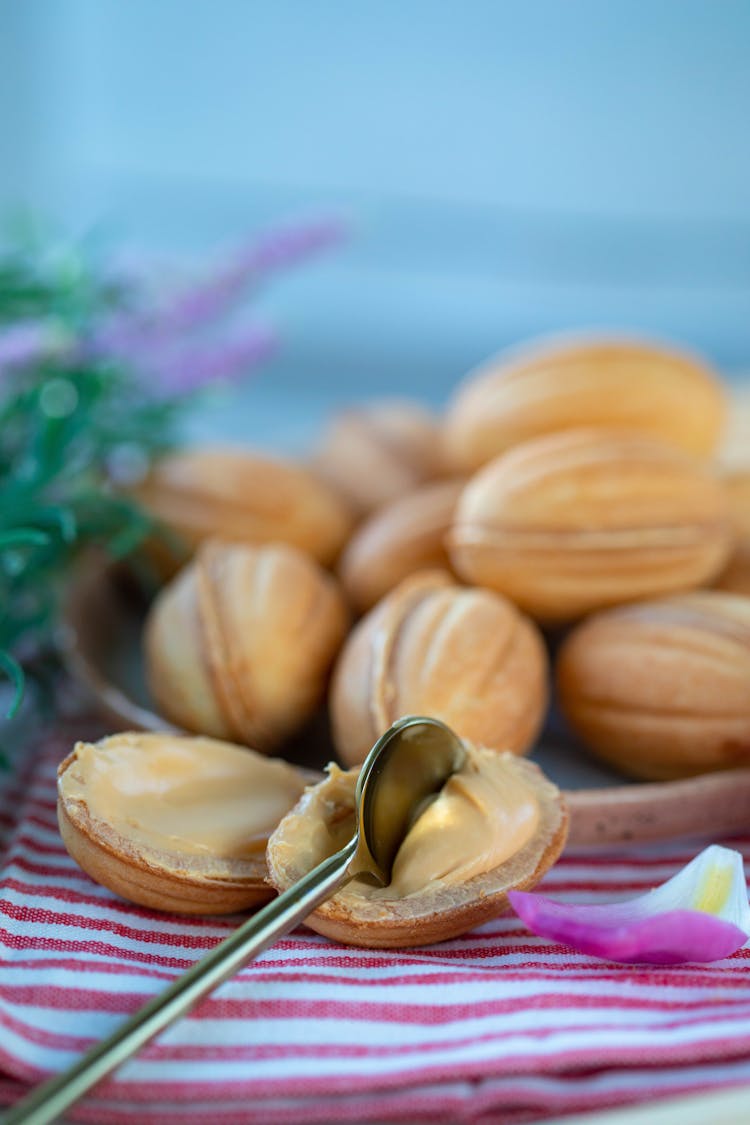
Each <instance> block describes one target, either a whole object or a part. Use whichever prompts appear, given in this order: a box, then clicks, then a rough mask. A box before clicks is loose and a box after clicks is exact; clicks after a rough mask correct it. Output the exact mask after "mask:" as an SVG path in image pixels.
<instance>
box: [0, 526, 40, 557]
mask: <svg viewBox="0 0 750 1125" xmlns="http://www.w3.org/2000/svg"><path fill="white" fill-rule="evenodd" d="M51 542H52V538H51V536H50V535H48V534H47V532H46V531H39V529H38V528H36V527H17V528H14V529H13V530H11V531H0V551H4V550H7V549H8V548H9V547H46V546H48V544H49V543H51Z"/></svg>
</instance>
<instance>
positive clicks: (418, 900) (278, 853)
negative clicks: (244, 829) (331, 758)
mask: <svg viewBox="0 0 750 1125" xmlns="http://www.w3.org/2000/svg"><path fill="white" fill-rule="evenodd" d="M466 745H467V753H468V754H469V755H471V756H473V757H474V758H475V760H481V757H482V756H483V755H489V756H491V758H492V759H493V760H494V761H496V760H497V751H496V750H484V749H477V748H476V747H473V746H471V745H470V744H466ZM502 759H503V761H504V763H505V765H506V767H507V769H508V770H509V771H512V773H513V775H514V776H516V777H519V778H520V779H521V780H523V781H524V782H525V783H526V784H528V785H529V786H530V787H531V789H532V790H533V792H534V794H535V796H536V799H537V800H538V802H539V811H540V817H539V824H538V827H537V829H536V831H535V832H534V835H533V836H532V838H531V839H530V840H529V841H528V842H527V843H526V844H524V846H523V847H522V848H521V849H520V850H519V851H518V852H516V853H515V854H514V855H512V856H511V857H510V858H509V859H507V860H506V861H505V862H503V863H501V864H500V865H499V866H497V867H495V868H493V869H492V870H491V871H487V872H485V873H483V874H481V875H477V876H475V877H474V878H472V879H469V880H467V881H466V882H465V883H462V884H460V885H459V886H448V885H445V884H442V885H435V884H432V885H431V886H428V887H426V888H425V889H424V891H422V892H420V893H419V894H412V895H409V896H407V897H406V898H401V899H395V898H394V899H386V898H368V897H365V896H363V895H361V894H360V895H358V894H356V892H352V889H351V884H350V885H349V886H348V887H344V888H343V889H342V890H341V891H339V892H338V893H337V894H335V895H334V896H333V898H330V899H328V901H327V902H324V903H323V904H322V905H321V906H319V907H318V908H317V909H316V910H315V911H313V913H312V914H311V915H310V916H309V917H308V918H307V919H306V922H305V924H306V925H307V926H309V927H310V929H312V930H315V931H316V932H317V933H320V934H324V935H325V936H326V937H330V938H334V939H335V940H336V941H340V942H343V943H344V944H346V945H359V946H365V947H370V948H373V949H388V948H398V947H406V946H416V945H430V944H433V943H435V942H439V941H447V940H448V939H450V938H454V937H458V936H459V935H461V934H464V933H467V932H468V931H469V930H472V929H474V928H475V927H476V926H479V925H481V924H482V923H483V922H487V921H489V920H490V919H491V918H496V917H498V916H500V915H502V914H505V913H507V911H508V910H509V904H508V891H510V890H528V889H529V888H531V887H533V886H534V885H535V884H536V883H538V882H539V880H540V879H541V878H542V876H543V875H544V873H545V872H546V871H547V870H548V869H549V868H550V867H551V866H552V864H553V863H554V862H555V860H556V859H557V858H558V856H559V855H560V853H561V852H562V849H563V846H564V843H565V838H566V835H567V827H568V814H567V810H566V808H565V803H564V801H563V798H562V794H561V793H560V790H559V789H558V788H557V786H556V785H553V784H552V782H551V781H549V780H548V779H547V778H546V777H545V776H544V774H543V773H542V771H541V770H540V769H539V767H538V766H536V765H535V764H534V763H533V762H529V761H526V760H525V759H522V758H519V757H517V756H516V755H515V754H511V753H507V752H506V753H504V754H503V755H502ZM358 774H359V769H351V770H348V771H346V772H342V771H341V770H340V769H339V768H338V767H337V766H329V773H328V776H327V777H326V778H325V780H323V781H321V782H320V783H319V784H318V785H315V786H312V787H310V788H308V789H307V790H306V791H305V792H304V793H303V794H302V796H301V797H300V799H299V801H298V802H297V804H296V805H295V807H294V808H293V809H292V810H291V811H290V812H288V813H287V814H286V816H285V817H284V818H283V819H282V821H281V823H280V824H279V826H278V828H277V829H276V830H275V831H274V832H273V833H272V834H271V837H270V839H269V841H268V849H267V851H266V862H267V864H268V872H269V877H270V879H271V881H272V883H273V884H274V886H275V887H276V888H277V889H278V890H279V891H284V890H286V889H287V888H288V887H290V886H292V884H294V883H295V882H297V881H298V880H299V879H301V878H302V876H303V875H305V874H307V872H308V871H309V870H311V868H312V867H313V866H314V865H315V863H317V862H320V860H321V859H323V858H324V855H323V854H318V853H319V850H320V847H319V845H320V842H321V841H322V840H324V839H325V838H326V837H328V838H329V839H330V836H329V835H328V830H329V829H331V828H333V830H334V832H335V831H336V826H337V825H340V826H341V827H346V826H348V820H347V818H351V821H352V828H353V810H354V789H355V785H356V781H357V776H358ZM316 836H317V837H318V841H317V843H318V849H316V846H315V842H314V840H315V837H316ZM342 843H343V840H342Z"/></svg>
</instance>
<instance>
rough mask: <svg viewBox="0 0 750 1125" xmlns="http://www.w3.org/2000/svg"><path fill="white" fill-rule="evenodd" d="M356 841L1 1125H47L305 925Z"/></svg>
mask: <svg viewBox="0 0 750 1125" xmlns="http://www.w3.org/2000/svg"><path fill="white" fill-rule="evenodd" d="M357 844H358V838H357V837H356V836H355V838H354V839H353V840H351V841H350V842H349V843H348V844H347V845H346V846H345V847H344V848H342V849H341V851H340V852H337V853H336V854H335V855H333V856H330V857H329V858H328V859H326V860H324V861H323V862H322V863H321V864H319V865H318V866H317V867H315V868H314V869H313V870H312V871H310V872H309V873H308V874H307V875H305V876H304V878H302V879H300V881H299V882H298V883H295V884H294V886H293V887H290V888H289V890H287V891H285V892H284V894H282V895H279V897H278V898H276V899H273V901H272V902H270V903H269V904H268V906H265V907H264V908H263V910H261V911H259V913H258V914H256V915H254V917H252V918H248V920H247V921H246V922H244V923H243V924H242V925H241V926H240V927H239V929H237V930H235V932H234V933H233V934H231V935H230V936H229V937H228V938H225V939H224V941H222V942H220V944H219V945H217V946H216V947H215V948H214V949H212V950H211V952H210V953H207V954H206V956H205V957H202V958H201V960H200V961H198V962H197V963H196V964H195V965H193V967H192V968H191V969H188V971H187V972H186V973H184V974H183V975H182V976H181V977H178V978H177V980H176V981H175V982H174V983H173V984H171V985H170V986H169V987H168V988H166V989H165V990H164V992H162V993H160V994H159V995H158V996H155V997H154V998H153V1000H150V1001H149V1002H148V1004H145V1005H144V1006H143V1007H142V1008H141V1009H140V1011H138V1012H136V1013H135V1015H133V1016H131V1017H130V1019H129V1020H127V1021H126V1022H125V1023H124V1024H123V1026H122V1027H120V1028H118V1030H117V1031H115V1032H114V1034H113V1035H110V1036H109V1038H107V1039H104V1040H103V1041H102V1042H101V1043H98V1044H96V1045H95V1046H94V1047H92V1048H91V1049H90V1050H89V1051H87V1052H86V1054H85V1055H83V1057H82V1058H80V1059H79V1060H78V1062H77V1063H74V1065H73V1066H72V1067H71V1068H70V1069H69V1070H67V1071H64V1072H63V1073H62V1074H59V1075H57V1076H56V1077H55V1078H52V1079H50V1080H49V1081H48V1082H45V1083H44V1084H43V1085H41V1086H39V1087H37V1089H36V1090H34V1091H32V1093H31V1094H29V1095H28V1096H27V1097H26V1098H24V1099H23V1100H22V1101H20V1102H18V1103H17V1104H16V1105H15V1106H14V1107H13V1109H11V1110H10V1112H9V1113H8V1114H7V1116H5V1117H4V1118H3V1125H22V1123H23V1125H47V1123H48V1122H52V1121H55V1120H56V1119H57V1118H58V1117H59V1116H60V1115H61V1114H62V1113H63V1112H64V1111H65V1110H66V1109H68V1108H69V1106H71V1105H73V1103H74V1102H76V1101H78V1099H79V1098H81V1097H82V1096H83V1095H84V1094H85V1093H86V1092H87V1090H90V1089H91V1087H92V1086H94V1085H95V1084H96V1083H97V1082H99V1081H100V1080H101V1079H102V1078H104V1077H105V1075H107V1074H109V1073H110V1071H112V1070H114V1068H115V1067H117V1066H119V1065H120V1064H121V1063H123V1062H125V1060H126V1059H129V1058H130V1056H131V1055H133V1054H134V1053H135V1052H136V1051H138V1050H139V1049H140V1048H141V1047H143V1046H144V1045H145V1044H146V1043H148V1042H149V1041H150V1040H151V1039H153V1038H154V1036H155V1035H158V1034H159V1032H160V1031H163V1030H164V1028H166V1027H169V1025H170V1024H171V1023H173V1022H174V1021H175V1020H176V1019H179V1018H180V1016H184V1015H185V1014H186V1013H187V1012H189V1011H190V1009H191V1008H192V1007H193V1005H194V1004H196V1003H197V1002H198V1001H199V1000H200V999H202V998H203V997H204V996H206V995H207V994H208V993H209V992H211V991H212V990H213V989H214V988H216V987H217V985H220V984H221V983H222V982H223V981H225V980H227V979H228V978H229V977H231V976H232V975H233V974H234V973H236V972H237V971H238V970H239V969H241V968H242V966H243V965H245V964H246V963H247V962H248V961H250V960H252V958H253V957H257V956H258V954H260V953H262V952H263V950H264V949H266V948H267V947H268V946H269V945H271V943H272V942H273V941H274V940H275V939H276V938H278V937H281V936H282V935H283V934H287V933H289V931H290V930H293V929H294V927H295V926H296V925H297V924H298V923H299V922H302V921H303V920H304V919H305V918H306V917H307V916H308V914H310V913H311V912H312V911H313V910H314V909H315V907H316V906H318V905H319V904H320V903H321V902H323V901H324V900H325V899H327V898H329V897H330V895H332V894H333V893H334V891H335V890H336V889H337V888H338V887H340V886H341V885H342V883H344V882H346V881H347V879H349V878H351V877H352V874H353V873H352V872H351V871H350V867H351V866H352V860H353V859H354V856H355V854H356V851H357Z"/></svg>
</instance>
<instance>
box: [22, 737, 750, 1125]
mask: <svg viewBox="0 0 750 1125" xmlns="http://www.w3.org/2000/svg"><path fill="white" fill-rule="evenodd" d="M63 738H64V736H60V735H58V737H57V739H56V740H48V742H47V743H46V745H45V746H44V747H43V748H42V751H41V753H40V755H39V758H38V762H37V765H36V767H35V769H34V770H33V771H32V773H31V776H30V778H29V779H28V780H27V783H26V785H22V784H20V783H19V782H18V781H16V782H13V783H11V784H10V785H7V786H6V790H5V793H4V797H3V799H2V802H1V803H0V825H1V826H2V829H3V835H4V841H5V843H4V849H3V851H2V853H1V854H2V888H1V889H0V942H1V943H2V965H1V967H0V1102H2V1103H9V1102H11V1101H14V1100H15V1099H16V1098H17V1097H19V1096H20V1095H21V1094H22V1093H23V1092H24V1091H25V1090H26V1089H27V1088H28V1085H29V1084H30V1083H35V1082H37V1081H39V1080H40V1079H41V1078H43V1077H45V1076H47V1075H48V1074H50V1073H51V1072H53V1071H58V1070H61V1069H62V1068H64V1067H67V1066H68V1065H69V1064H70V1063H71V1062H73V1060H74V1059H75V1058H77V1057H78V1055H80V1053H81V1052H82V1051H84V1050H85V1049H86V1048H87V1047H88V1046H89V1045H90V1044H91V1043H92V1042H94V1041H95V1040H98V1039H101V1038H102V1037H103V1036H105V1035H107V1034H108V1033H109V1032H111V1031H113V1030H114V1028H115V1027H117V1025H118V1023H120V1022H121V1021H122V1019H123V1018H124V1017H125V1016H126V1015H127V1014H128V1013H130V1012H133V1011H134V1010H135V1009H136V1008H138V1007H139V1006H140V1005H141V1004H142V1003H143V1002H144V1001H145V1000H146V999H148V998H149V997H150V996H152V995H153V994H154V993H155V992H157V991H158V990H160V989H161V988H163V987H164V986H165V985H166V984H167V982H169V981H170V980H172V979H173V978H174V977H175V976H176V975H177V974H179V973H180V972H181V971H182V970H184V969H186V968H188V967H189V966H190V965H191V964H192V963H193V962H194V961H195V960H196V958H198V957H200V956H201V954H202V953H204V952H205V951H206V950H207V949H209V948H210V947H211V946H212V945H214V943H215V942H216V941H217V940H219V939H220V938H221V937H223V936H225V935H226V934H227V933H228V932H229V931H230V929H231V928H232V925H233V922H232V920H230V919H222V920H209V919H206V920H201V919H194V920H189V919H184V918H179V917H176V916H171V915H163V914H157V913H155V912H152V911H149V910H144V909H140V908H138V907H134V906H130V905H129V904H127V903H125V902H123V901H121V900H120V899H117V898H116V897H115V896H114V895H112V894H110V893H109V892H108V891H106V890H104V889H103V888H101V887H98V886H96V885H95V884H94V883H92V882H91V881H90V880H89V879H88V877H87V876H86V875H84V874H83V872H82V871H80V870H79V869H78V867H77V866H76V865H75V864H74V863H73V861H72V860H71V859H69V857H68V855H67V854H66V852H65V849H64V848H63V846H62V843H61V841H60V837H59V835H58V832H57V826H56V819H55V781H54V778H55V767H56V765H57V762H58V761H59V760H60V759H61V758H62V757H63V756H64V754H65V753H66V752H67V750H68V743H67V742H66V741H63ZM733 843H734V846H737V847H740V848H743V850H744V852H745V855H746V856H748V857H750V838H748V839H747V840H742V841H734V842H733ZM696 850H697V845H695V846H690V845H683V844H680V845H672V846H669V847H663V846H662V847H660V848H651V849H642V850H639V851H629V852H627V853H625V852H623V853H622V854H620V855H610V856H606V857H605V856H600V855H599V856H595V857H591V856H588V857H586V856H566V857H565V858H564V859H563V860H562V861H561V862H560V863H559V864H558V865H557V867H556V868H555V869H554V870H553V871H552V872H551V873H550V874H549V875H548V877H547V878H546V880H545V883H544V885H545V889H546V890H547V892H548V893H550V894H552V895H559V896H560V897H561V898H562V897H570V898H574V899H577V900H586V901H590V902H600V901H606V900H607V899H611V898H614V897H617V896H628V895H631V894H635V893H638V892H641V891H643V890H644V889H646V888H648V887H650V886H652V885H654V884H655V883H659V882H661V881H663V880H664V879H666V878H668V877H669V876H670V875H672V874H673V873H674V871H675V870H676V869H677V867H678V866H680V865H682V864H683V863H685V862H686V861H687V860H688V859H689V858H691V856H692V855H693V854H694V853H695V851H696ZM749 957H750V954H748V952H746V951H742V952H740V953H738V954H736V955H735V956H734V957H732V958H730V959H728V960H727V961H725V962H721V963H718V964H714V965H708V966H704V967H694V966H691V967H687V968H684V967H674V968H657V969H652V968H643V969H631V968H625V967H620V966H616V965H612V964H609V963H606V962H602V961H595V960H593V959H590V958H588V957H583V956H578V955H576V954H573V953H570V952H569V951H567V950H566V949H564V948H562V947H560V946H555V945H552V944H550V943H549V942H546V941H543V940H541V939H539V938H536V937H532V936H530V935H529V934H528V933H527V932H526V931H525V929H524V927H523V925H521V924H520V922H519V921H518V920H517V919H516V918H513V917H510V918H503V919H500V920H498V921H496V922H493V923H491V924H489V925H487V926H484V927H483V928H482V929H480V930H477V931H476V932H474V933H472V934H469V935H467V936H466V937H465V938H462V939H461V940H457V941H451V942H448V943H446V944H444V945H439V946H433V947H428V948H424V949H412V950H408V951H404V952H400V951H393V952H391V951H386V952H379V951H367V950H362V949H352V948H346V947H343V946H339V945H335V944H334V943H333V942H330V941H328V940H326V939H325V938H322V937H318V936H317V935H316V934H312V933H310V932H308V931H306V930H300V931H298V932H297V933H295V934H293V935H292V936H290V937H288V938H286V939H285V940H283V941H280V942H278V943H277V944H276V946H274V947H273V948H272V949H271V950H269V951H268V952H267V953H266V954H265V955H264V956H263V957H261V958H260V959H259V960H258V961H256V962H255V963H254V964H252V965H249V966H248V967H247V968H246V969H245V970H243V971H242V972H241V973H240V974H239V975H238V976H237V977H236V978H235V979H234V980H232V981H231V982H228V983H227V984H225V985H224V986H223V987H222V988H221V989H220V990H219V991H218V992H216V993H215V994H214V995H213V996H212V997H210V998H208V999H207V1000H205V1001H204V1002H203V1003H202V1004H201V1005H200V1007H199V1008H198V1009H196V1011H195V1012H194V1014H193V1015H191V1016H190V1017H189V1018H187V1019H184V1020H183V1021H182V1022H180V1023H178V1024H177V1025H175V1026H174V1027H173V1028H171V1029H170V1030H169V1031H168V1032H166V1033H165V1034H164V1035H163V1036H162V1037H161V1038H160V1039H159V1040H158V1041H157V1042H156V1043H154V1044H152V1045H151V1046H150V1047H149V1048H147V1049H146V1050H144V1051H143V1052H142V1053H141V1054H140V1055H139V1056H138V1057H137V1058H136V1059H134V1060H131V1062H129V1063H128V1064H127V1065H126V1066H124V1067H123V1068H122V1069H121V1070H120V1071H119V1073H117V1075H116V1076H115V1077H113V1078H112V1079H110V1080H108V1081H107V1082H106V1083H102V1085H101V1086H100V1087H99V1088H98V1089H97V1090H96V1091H95V1092H93V1093H92V1094H91V1095H90V1096H89V1098H88V1099H87V1100H86V1101H84V1102H82V1103H81V1104H80V1105H79V1106H78V1107H77V1108H76V1109H75V1110H73V1111H71V1113H70V1118H71V1119H74V1120H81V1121H92V1122H96V1123H97V1125H107V1123H112V1125H115V1123H116V1125H120V1123H122V1125H135V1123H136V1122H137V1123H139V1125H148V1123H150V1122H154V1123H156V1122H158V1123H159V1125H171V1123H173V1122H174V1123H175V1125H198V1123H204V1122H205V1123H209V1122H210V1123H211V1125H235V1123H238V1125H239V1123H240V1122H241V1123H242V1125H245V1123H251V1122H263V1123H264V1125H282V1123H284V1125H287V1123H292V1122H294V1123H307V1122H311V1123H312V1122H337V1121H346V1122H368V1121H379V1122H387V1121H420V1120H427V1121H435V1122H440V1121H472V1122H473V1121H481V1122H484V1123H490V1122H498V1123H499V1122H514V1123H515V1122H522V1121H537V1120H540V1119H543V1118H545V1117H547V1116H551V1115H556V1114H563V1113H572V1112H575V1113H580V1112H582V1111H584V1110H586V1109H594V1108H600V1107H605V1106H613V1105H619V1104H623V1103H628V1102H636V1101H642V1100H650V1099H653V1098H655V1097H662V1096H667V1095H675V1094H678V1093H683V1092H687V1091H697V1090H706V1089H711V1088H719V1087H723V1086H728V1085H732V1084H736V1083H740V1082H745V1081H750V973H749V972H748V959H749Z"/></svg>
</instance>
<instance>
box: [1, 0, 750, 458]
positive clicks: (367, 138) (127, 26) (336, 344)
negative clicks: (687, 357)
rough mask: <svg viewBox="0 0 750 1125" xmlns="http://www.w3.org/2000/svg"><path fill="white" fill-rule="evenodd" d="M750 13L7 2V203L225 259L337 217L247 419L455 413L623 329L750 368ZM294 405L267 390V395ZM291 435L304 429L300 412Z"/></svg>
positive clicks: (506, 5) (293, 283)
mask: <svg viewBox="0 0 750 1125" xmlns="http://www.w3.org/2000/svg"><path fill="white" fill-rule="evenodd" d="M749 60H750V3H748V2H747V0H528V2H526V3H520V2H517V3H510V2H507V0H496V2H494V3H493V2H490V0H463V2H450V3H448V2H444V0H401V2H397V0H378V2H375V0H361V2H353V0H349V2H343V0H308V2H305V0H268V2H266V3H259V2H256V0H244V2H243V0H57V2H56V3H52V2H47V0H0V172H1V175H0V204H4V205H7V204H9V203H11V202H14V201H15V202H18V201H31V202H33V203H35V204H37V205H40V206H42V207H43V208H44V209H45V210H47V211H48V212H50V213H52V214H55V215H57V216H58V217H60V218H62V219H63V220H64V221H65V222H67V223H70V224H71V225H73V226H76V227H81V228H82V227H86V226H90V225H91V224H92V223H93V222H94V221H95V220H97V221H98V220H104V221H105V223H106V224H107V225H108V226H109V227H110V228H111V229H112V230H113V231H114V232H115V234H116V236H117V237H118V238H121V239H122V240H123V241H126V242H128V243H131V244H134V245H136V246H141V247H144V248H147V249H149V250H165V251H180V252H185V251H190V252H197V251H201V252H202V251H206V250H208V249H213V248H217V247H218V246H220V245H222V244H224V243H226V242H227V241H228V240H231V239H233V238H235V237H237V236H239V235H241V234H242V233H244V232H246V231H248V230H251V229H253V228H254V227H257V226H260V225H262V224H264V223H266V222H268V221H270V220H273V219H275V218H281V217H285V216H293V215H295V214H298V213H300V212H306V213H309V212H311V211H315V210H316V209H320V210H330V209H333V208H338V207H341V208H343V209H345V210H346V212H347V213H348V214H349V215H350V216H351V217H352V221H353V224H354V236H353V238H352V240H351V243H350V245H349V246H348V247H347V248H346V250H345V251H343V252H342V253H340V254H337V255H336V257H335V258H331V259H329V260H327V261H325V262H321V263H320V264H317V265H315V266H311V267H310V268H309V269H307V270H306V271H305V272H304V273H302V274H300V275H298V276H296V277H295V278H293V279H290V280H289V281H284V282H283V283H280V284H279V285H278V286H277V287H276V289H275V290H274V291H273V292H272V293H271V294H270V295H269V296H268V297H267V298H266V299H265V302H264V304H265V307H266V309H267V311H268V312H269V313H272V314H273V315H274V316H275V318H276V319H277V321H279V322H280V323H281V324H282V326H283V328H284V334H285V340H286V347H285V352H284V354H283V356H282V357H281V358H280V360H278V361H277V362H276V363H275V365H274V367H273V368H272V369H270V370H269V371H268V372H267V373H266V374H264V375H262V376H260V377H259V380H258V382H257V383H256V384H255V386H254V388H253V389H249V390H248V391H247V393H246V395H245V396H244V402H245V409H243V411H241V412H235V411H232V412H230V413H228V414H227V416H226V417H227V425H231V426H233V427H234V429H235V430H236V432H237V433H238V434H242V435H243V436H249V437H250V438H253V437H256V436H261V437H262V436H263V431H264V429H265V426H266V424H267V415H268V412H269V411H273V412H275V413H276V415H278V410H279V406H278V404H279V401H280V400H279V396H282V399H281V401H283V402H286V403H288V405H289V422H288V425H287V426H286V430H288V434H287V433H285V434H284V435H283V436H284V438H285V439H286V438H287V437H288V440H289V441H290V442H292V443H294V442H295V441H297V440H298V439H299V438H301V437H302V436H304V434H305V433H306V432H307V430H309V429H310V428H311V427H312V425H313V423H314V422H315V421H316V419H317V417H318V416H319V414H320V412H321V411H322V409H323V408H324V406H325V405H326V404H327V403H328V402H330V401H331V400H332V399H334V398H336V397H340V396H341V395H342V394H343V395H346V396H348V397H360V396H363V395H365V394H368V393H373V392H375V391H379V392H392V391H396V390H401V391H405V392H411V393H416V394H423V395H426V396H428V397H430V398H432V399H434V400H436V401H437V400H440V399H441V398H443V397H444V396H445V394H446V392H447V390H448V388H449V387H450V385H451V384H452V382H453V381H454V380H455V379H456V378H457V377H458V376H460V375H461V374H462V373H463V372H464V371H466V370H467V369H468V368H469V367H471V366H472V365H473V364H474V363H475V362H477V361H478V360H480V359H482V358H483V357H484V356H485V355H486V354H487V353H489V352H491V351H494V350H495V349H496V348H498V347H500V346H502V345H504V344H506V343H509V342H511V341H515V340H517V339H518V338H520V337H523V336H526V335H529V334H532V333H535V332H540V331H549V330H554V329H559V328H571V327H576V326H583V327H590V326H595V325H604V326H611V327H623V328H629V329H640V330H642V331H645V332H649V333H655V334H658V335H666V336H673V337H676V338H678V339H681V340H682V341H684V342H686V343H688V344H691V345H693V346H695V347H698V348H700V349H702V350H704V351H706V352H707V353H708V354H709V355H710V356H711V357H712V358H713V359H714V360H715V361H716V362H718V363H720V364H721V365H722V366H724V367H725V368H726V369H727V370H729V371H730V372H732V371H736V370H740V369H742V368H750V144H749V143H748V119H749V117H750V62H749ZM271 400H273V401H271ZM282 429H284V424H283V422H282Z"/></svg>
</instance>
